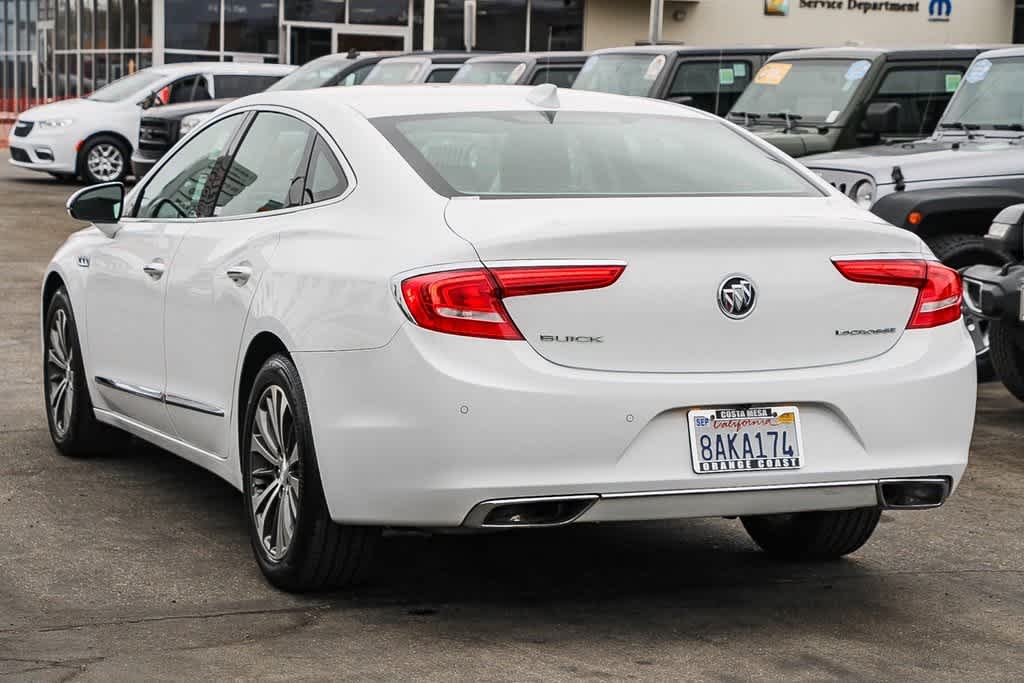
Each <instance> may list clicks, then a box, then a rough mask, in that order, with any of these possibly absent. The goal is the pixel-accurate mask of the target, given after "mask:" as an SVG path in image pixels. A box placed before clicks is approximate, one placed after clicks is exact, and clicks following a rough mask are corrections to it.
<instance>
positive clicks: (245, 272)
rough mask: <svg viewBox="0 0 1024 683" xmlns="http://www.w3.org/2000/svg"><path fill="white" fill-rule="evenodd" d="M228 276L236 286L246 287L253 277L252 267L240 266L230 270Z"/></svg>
mask: <svg viewBox="0 0 1024 683" xmlns="http://www.w3.org/2000/svg"><path fill="white" fill-rule="evenodd" d="M227 275H228V277H229V278H231V281H232V282H234V283H235V284H236V285H239V286H241V285H244V284H245V283H246V282H248V281H249V278H251V277H252V266H246V265H238V266H232V267H231V268H228V270H227Z"/></svg>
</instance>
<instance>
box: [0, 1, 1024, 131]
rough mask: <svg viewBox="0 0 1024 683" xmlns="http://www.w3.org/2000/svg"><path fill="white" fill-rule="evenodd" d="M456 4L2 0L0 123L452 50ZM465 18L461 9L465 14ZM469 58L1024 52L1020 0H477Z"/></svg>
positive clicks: (458, 17) (458, 45) (458, 33)
mask: <svg viewBox="0 0 1024 683" xmlns="http://www.w3.org/2000/svg"><path fill="white" fill-rule="evenodd" d="M466 6H467V5H466V3H464V2H463V0H0V26H2V30H0V111H3V112H16V111H20V110H22V109H24V108H25V107H27V106H29V105H31V104H34V103H36V102H38V101H42V100H47V99H51V98H61V97H72V96H76V95H84V94H87V93H88V92H89V91H91V90H93V89H95V88H97V87H99V86H101V85H103V84H104V83H107V82H109V81H111V80H113V79H116V78H118V77H120V76H122V75H124V74H126V73H130V72H132V71H134V70H136V69H139V68H143V67H146V66H149V65H151V64H163V63H169V62H180V61H190V60H248V61H263V62H287V63H293V64H300V63H304V62H306V61H308V60H310V59H312V58H314V57H317V56H320V55H323V54H327V53H331V52H341V51H347V50H349V49H352V48H355V49H358V50H414V49H428V50H429V49H435V50H462V49H464V38H463V34H464V9H465V7H466ZM469 6H470V7H472V5H469ZM475 8H476V9H475V15H476V45H475V47H476V49H478V50H499V51H521V50H531V51H539V50H579V49H588V50H589V49H596V48H601V47H610V46H616V45H631V44H634V43H636V42H638V41H643V40H649V39H650V38H651V37H654V38H655V39H659V40H665V41H681V42H684V43H686V44H694V45H698V44H699V45H735V44H744V43H746V44H753V43H756V44H773V45H785V46H799V45H807V46H811V45H834V44H844V43H849V42H856V43H864V44H892V43H901V44H908V43H929V44H936V43H1009V42H1014V41H1015V39H1016V41H1017V42H1024V0H920V1H909V2H908V1H896V0H887V1H880V2H873V1H864V0H686V1H673V0H664V1H661V0H655V1H654V2H652V1H651V0H476V2H475Z"/></svg>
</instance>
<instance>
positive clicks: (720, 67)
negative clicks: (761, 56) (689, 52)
mask: <svg viewBox="0 0 1024 683" xmlns="http://www.w3.org/2000/svg"><path fill="white" fill-rule="evenodd" d="M753 77H754V74H753V73H752V69H751V64H750V62H746V61H738V60H715V61H713V62H683V63H682V64H680V65H679V68H678V69H676V73H675V76H674V77H673V78H672V83H671V84H670V85H669V89H668V97H669V99H673V98H683V97H688V98H690V99H689V100H688V101H687V102H686V103H687V104H689V105H690V106H693V107H697V108H698V109H703V110H704V111H709V112H712V113H714V114H724V113H726V112H727V111H729V110H730V109H732V105H733V104H734V103H735V102H736V100H737V99H739V96H740V95H741V94H742V93H743V91H744V90H745V89H746V87H747V86H748V85H749V84H750V81H751V79H753Z"/></svg>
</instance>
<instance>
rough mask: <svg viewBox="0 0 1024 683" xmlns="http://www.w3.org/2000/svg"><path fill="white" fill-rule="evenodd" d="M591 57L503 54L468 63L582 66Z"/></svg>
mask: <svg viewBox="0 0 1024 683" xmlns="http://www.w3.org/2000/svg"><path fill="white" fill-rule="evenodd" d="M589 56H590V53H589V52H502V53H500V54H496V55H480V56H478V57H473V58H472V59H470V60H468V61H467V64H476V63H477V62H526V63H532V62H537V63H540V62H544V63H546V64H582V63H583V62H585V61H586V60H587V57H589Z"/></svg>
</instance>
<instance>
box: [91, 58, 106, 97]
mask: <svg viewBox="0 0 1024 683" xmlns="http://www.w3.org/2000/svg"><path fill="white" fill-rule="evenodd" d="M95 69H96V72H95V75H94V76H93V82H94V85H93V88H95V89H96V90H99V89H100V88H102V87H103V86H105V85H106V84H107V56H106V55H96V65H95Z"/></svg>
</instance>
